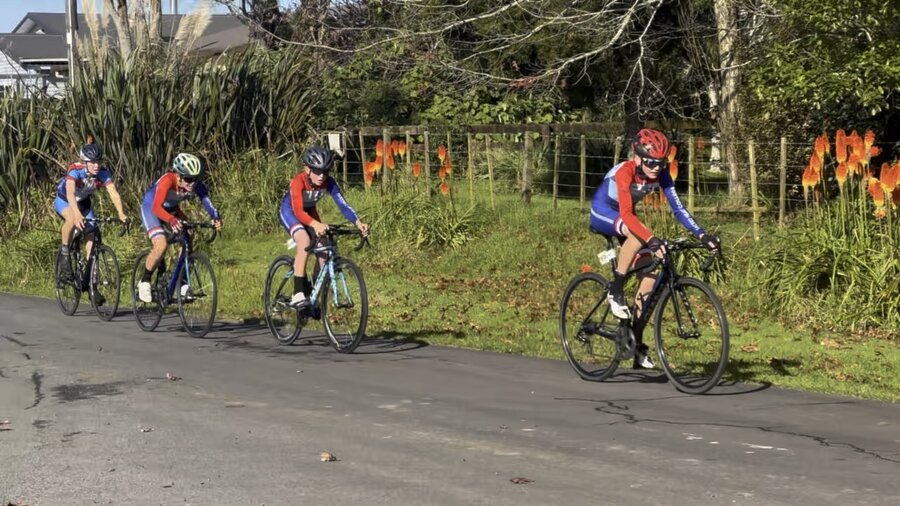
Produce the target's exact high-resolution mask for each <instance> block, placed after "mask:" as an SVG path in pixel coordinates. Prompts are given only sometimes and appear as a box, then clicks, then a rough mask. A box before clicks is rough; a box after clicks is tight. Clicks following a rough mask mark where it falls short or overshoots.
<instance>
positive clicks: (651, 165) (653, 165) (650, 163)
mask: <svg viewBox="0 0 900 506" xmlns="http://www.w3.org/2000/svg"><path fill="white" fill-rule="evenodd" d="M642 161H643V162H644V165H646V166H647V168H648V169H654V170H662V168H663V167H665V166H666V161H665V160H656V159H653V158H643V159H642Z"/></svg>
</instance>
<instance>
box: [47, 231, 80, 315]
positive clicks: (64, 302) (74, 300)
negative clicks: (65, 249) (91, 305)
mask: <svg viewBox="0 0 900 506" xmlns="http://www.w3.org/2000/svg"><path fill="white" fill-rule="evenodd" d="M73 244H76V246H77V243H74V241H73ZM61 255H62V253H59V252H57V253H56V267H55V268H54V272H55V275H54V276H53V279H55V280H56V302H57V303H59V309H61V310H62V312H63V314H65V315H68V316H72V315H73V314H75V311H77V310H78V303H79V302H80V301H81V285H80V283H79V276H78V275H77V269H78V253H77V251H72V252H71V253H69V272H71V273H72V276H71V279H62V277H61V274H62V273H61V272H60V270H59V262H60V256H61Z"/></svg>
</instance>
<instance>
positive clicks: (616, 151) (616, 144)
mask: <svg viewBox="0 0 900 506" xmlns="http://www.w3.org/2000/svg"><path fill="white" fill-rule="evenodd" d="M620 139H621V138H620V137H619V136H616V139H615V140H614V141H613V167H615V166H616V165H619V156H621V152H622V141H621V140H620Z"/></svg>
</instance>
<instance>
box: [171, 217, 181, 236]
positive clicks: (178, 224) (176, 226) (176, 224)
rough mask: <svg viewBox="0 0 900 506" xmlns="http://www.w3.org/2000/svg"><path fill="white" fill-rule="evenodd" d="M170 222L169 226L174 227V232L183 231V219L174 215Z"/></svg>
mask: <svg viewBox="0 0 900 506" xmlns="http://www.w3.org/2000/svg"><path fill="white" fill-rule="evenodd" d="M168 224H169V228H171V229H172V232H174V233H176V234H177V233H178V232H181V220H179V219H178V218H176V217H174V216H173V217H172V218H170V219H169V221H168Z"/></svg>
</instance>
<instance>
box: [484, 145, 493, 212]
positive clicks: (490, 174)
mask: <svg viewBox="0 0 900 506" xmlns="http://www.w3.org/2000/svg"><path fill="white" fill-rule="evenodd" d="M484 145H485V149H484V154H485V156H486V157H487V166H488V188H489V189H490V192H491V209H495V204H494V162H492V161H491V134H485V136H484Z"/></svg>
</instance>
